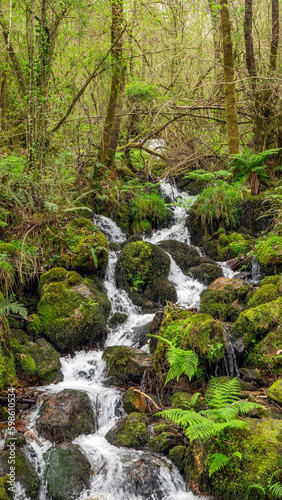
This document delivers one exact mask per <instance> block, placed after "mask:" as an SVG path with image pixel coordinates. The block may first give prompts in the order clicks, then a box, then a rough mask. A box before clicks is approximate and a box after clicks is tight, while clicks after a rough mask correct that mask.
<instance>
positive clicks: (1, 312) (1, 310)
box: [0, 300, 27, 319]
mask: <svg viewBox="0 0 282 500" xmlns="http://www.w3.org/2000/svg"><path fill="white" fill-rule="evenodd" d="M9 315H16V316H20V317H21V318H24V319H27V309H26V308H25V307H24V306H23V305H22V304H19V303H18V302H10V301H8V300H2V301H1V300H0V318H3V317H5V316H9Z"/></svg>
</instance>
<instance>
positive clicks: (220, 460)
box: [209, 453, 231, 477]
mask: <svg viewBox="0 0 282 500" xmlns="http://www.w3.org/2000/svg"><path fill="white" fill-rule="evenodd" d="M230 460H231V459H230V458H229V457H227V456H226V455H223V454H222V453H213V455H211V457H210V459H209V462H210V466H209V477H211V476H212V474H214V473H215V472H217V471H219V470H221V469H223V468H224V467H226V465H227V464H228V463H229V462H230Z"/></svg>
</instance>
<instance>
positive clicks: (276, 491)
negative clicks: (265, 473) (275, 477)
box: [269, 483, 282, 498]
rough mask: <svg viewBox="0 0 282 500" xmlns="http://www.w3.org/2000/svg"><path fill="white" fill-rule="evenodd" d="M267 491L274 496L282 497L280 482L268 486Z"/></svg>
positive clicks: (281, 484)
mask: <svg viewBox="0 0 282 500" xmlns="http://www.w3.org/2000/svg"><path fill="white" fill-rule="evenodd" d="M269 491H270V492H271V493H272V494H273V495H275V496H276V498H282V483H275V484H273V485H272V486H270V488H269Z"/></svg>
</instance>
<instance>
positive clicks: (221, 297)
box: [200, 278, 251, 321]
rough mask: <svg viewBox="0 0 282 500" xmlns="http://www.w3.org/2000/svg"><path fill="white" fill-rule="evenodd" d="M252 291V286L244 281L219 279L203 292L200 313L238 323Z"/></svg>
mask: <svg viewBox="0 0 282 500" xmlns="http://www.w3.org/2000/svg"><path fill="white" fill-rule="evenodd" d="M221 280H222V281H221ZM219 281H220V282H221V285H220V286H219ZM238 281H240V283H238ZM217 285H218V286H217ZM250 290H251V287H250V285H247V284H246V283H245V282H244V281H243V280H232V279H228V278H219V279H217V280H216V281H215V282H214V283H212V284H211V285H210V287H209V288H207V289H205V290H203V291H202V293H201V303H200V313H205V314H210V315H211V316H212V317H213V318H215V319H219V320H221V321H236V319H237V318H238V316H239V314H240V312H242V311H243V310H244V309H245V308H246V300H247V297H248V294H249V293H250Z"/></svg>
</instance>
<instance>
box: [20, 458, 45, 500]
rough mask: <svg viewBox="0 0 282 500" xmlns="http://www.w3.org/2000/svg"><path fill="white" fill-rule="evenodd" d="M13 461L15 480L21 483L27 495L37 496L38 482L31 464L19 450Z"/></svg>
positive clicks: (33, 497)
mask: <svg viewBox="0 0 282 500" xmlns="http://www.w3.org/2000/svg"><path fill="white" fill-rule="evenodd" d="M15 462H16V463H15V467H16V477H17V480H18V481H20V482H21V483H23V485H24V487H25V489H26V494H27V496H29V497H30V498H32V499H36V498H38V494H39V488H40V483H39V479H38V477H37V475H36V472H35V469H34V466H33V464H32V463H31V462H30V461H29V460H28V459H27V458H26V457H25V455H24V454H23V453H22V452H21V451H17V452H16V460H15Z"/></svg>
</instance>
